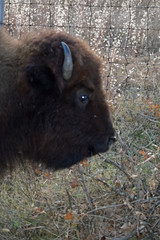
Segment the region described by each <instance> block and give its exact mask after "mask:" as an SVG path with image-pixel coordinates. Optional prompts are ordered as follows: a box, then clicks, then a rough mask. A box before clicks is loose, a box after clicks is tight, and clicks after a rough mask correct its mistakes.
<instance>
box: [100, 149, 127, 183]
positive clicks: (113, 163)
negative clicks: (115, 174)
mask: <svg viewBox="0 0 160 240" xmlns="http://www.w3.org/2000/svg"><path fill="white" fill-rule="evenodd" d="M98 155H99V156H100V157H103V158H104V159H105V160H104V162H105V163H109V164H111V165H114V166H115V167H117V168H118V169H119V170H120V171H122V172H123V173H124V174H125V175H126V176H127V178H128V179H129V180H131V176H130V175H129V174H128V173H127V172H126V171H125V170H123V169H122V168H121V167H120V166H119V165H118V164H116V163H115V162H112V161H110V160H107V158H105V157H104V156H103V154H101V153H99V154H98Z"/></svg>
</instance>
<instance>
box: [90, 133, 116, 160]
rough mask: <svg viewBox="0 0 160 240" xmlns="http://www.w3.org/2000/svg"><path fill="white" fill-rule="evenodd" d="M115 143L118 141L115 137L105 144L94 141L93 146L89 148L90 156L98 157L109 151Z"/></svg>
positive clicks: (108, 139)
mask: <svg viewBox="0 0 160 240" xmlns="http://www.w3.org/2000/svg"><path fill="white" fill-rule="evenodd" d="M115 141H116V138H115V136H111V137H109V138H107V139H106V140H105V141H103V142H102V141H94V142H93V144H91V145H90V146H89V147H88V154H89V156H92V155H96V154H98V153H104V152H107V151H108V150H109V148H110V147H111V145H113V144H114V142H115Z"/></svg>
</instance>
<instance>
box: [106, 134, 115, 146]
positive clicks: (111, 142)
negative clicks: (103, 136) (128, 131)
mask: <svg viewBox="0 0 160 240" xmlns="http://www.w3.org/2000/svg"><path fill="white" fill-rule="evenodd" d="M115 141H116V137H115V136H111V137H109V139H108V145H109V146H111V145H112V144H114V143H115Z"/></svg>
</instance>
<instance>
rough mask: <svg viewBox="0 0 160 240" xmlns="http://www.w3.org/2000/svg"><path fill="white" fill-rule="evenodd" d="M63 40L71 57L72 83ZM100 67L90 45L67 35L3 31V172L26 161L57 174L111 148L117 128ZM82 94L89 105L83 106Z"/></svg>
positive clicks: (0, 133) (0, 115) (0, 151)
mask: <svg viewBox="0 0 160 240" xmlns="http://www.w3.org/2000/svg"><path fill="white" fill-rule="evenodd" d="M61 41H64V42H65V43H67V44H68V46H69V47H70V50H71V52H72V57H73V64H74V69H73V74H72V77H71V80H70V81H68V82H66V81H65V80H64V79H63V76H62V65H63V61H64V53H63V49H62V46H61ZM100 67H101V63H100V60H99V58H98V57H97V56H96V55H95V54H94V53H93V52H92V51H91V50H90V49H89V47H88V46H87V45H86V44H85V43H84V42H82V41H81V40H78V39H76V38H74V37H72V36H70V35H68V34H66V33H56V32H54V31H51V30H48V31H43V32H41V33H40V34H36V33H30V34H28V35H27V36H26V37H24V38H22V39H21V40H13V39H11V38H10V36H8V35H7V34H6V33H4V32H2V30H0V171H4V170H5V169H7V167H14V166H15V164H16V163H17V162H19V161H22V160H23V159H29V160H31V161H32V162H40V163H43V164H45V165H46V166H47V167H51V168H53V169H55V170H56V169H61V168H66V167H70V166H71V165H73V164H75V163H77V162H79V161H81V160H83V158H85V157H88V156H89V155H90V154H91V152H92V153H93V154H96V153H98V152H104V151H107V150H108V147H109V141H108V140H109V138H110V137H111V136H113V135H114V129H113V126H112V121H111V117H110V113H109V109H108V106H107V103H106V100H105V95H104V92H103V90H102V81H101V79H100ZM81 95H87V96H89V102H88V103H82V102H81V101H80V97H81Z"/></svg>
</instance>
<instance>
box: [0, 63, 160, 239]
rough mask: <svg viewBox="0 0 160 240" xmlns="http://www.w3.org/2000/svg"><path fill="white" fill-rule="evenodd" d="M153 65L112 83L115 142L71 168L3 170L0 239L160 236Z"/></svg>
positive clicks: (159, 136) (158, 114)
mask: <svg viewBox="0 0 160 240" xmlns="http://www.w3.org/2000/svg"><path fill="white" fill-rule="evenodd" d="M136 62H138V64H139V62H140V59H139V60H138V59H135V60H134V64H135V68H136V69H139V71H138V74H139V75H142V74H143V71H144V69H143V68H139V65H136ZM140 71H141V72H140ZM158 71H159V69H157V72H155V71H154V75H153V76H154V77H153V78H152V79H151V81H150V82H148V83H145V84H144V83H142V81H141V82H138V81H137V82H136V81H134V83H133V82H129V83H128V82H127V84H126V85H125V86H124V84H122V85H121V86H119V84H117V86H118V88H117V89H118V91H119V92H120V93H121V94H119V96H118V98H116V100H115V102H114V104H113V103H112V104H111V105H112V106H111V107H112V111H113V115H114V121H115V128H116V131H117V140H118V141H117V143H116V144H115V146H114V147H113V148H112V149H111V150H110V151H109V152H108V153H107V154H104V155H99V156H96V157H93V159H89V160H88V161H87V162H83V164H80V165H79V166H74V167H73V168H72V169H70V170H65V171H60V172H47V171H45V170H42V169H40V168H39V169H36V170H35V169H34V170H33V169H32V168H31V167H29V166H25V167H20V168H19V169H17V170H16V171H15V173H13V174H12V176H11V175H8V176H6V177H5V179H4V180H3V181H2V183H1V185H0V194H1V195H0V213H1V214H0V239H3V240H5V239H7V240H19V239H21V240H22V239H24V240H28V239H32V240H34V239H36V240H37V239H38V240H40V239H41V240H42V239H43V240H45V239H46V240H51V239H87V240H92V239H93V240H98V239H101V240H103V239H108V240H109V239H112V240H113V239H119V240H120V239H121V240H122V239H123V240H126V239H132V240H134V239H155V240H158V239H159V237H160V158H159V156H160V154H159V153H160V131H159V129H160V105H159V103H160V99H159V91H160V86H159V82H158V81H157V79H158V78H159V72H158ZM157 77H158V78H157ZM146 84H147V85H148V86H149V90H148V88H146ZM115 89H116V86H115Z"/></svg>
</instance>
